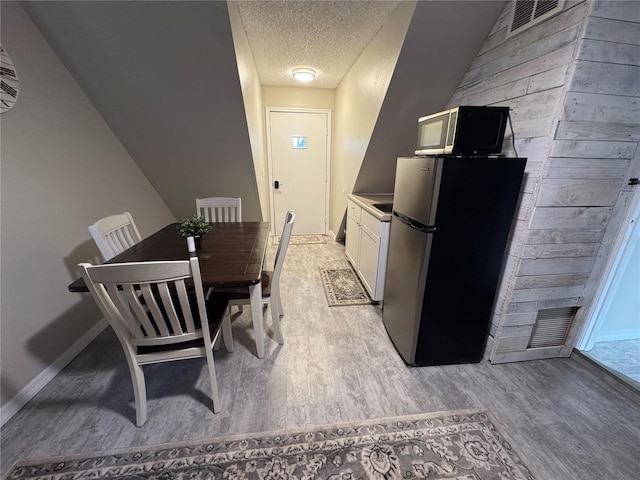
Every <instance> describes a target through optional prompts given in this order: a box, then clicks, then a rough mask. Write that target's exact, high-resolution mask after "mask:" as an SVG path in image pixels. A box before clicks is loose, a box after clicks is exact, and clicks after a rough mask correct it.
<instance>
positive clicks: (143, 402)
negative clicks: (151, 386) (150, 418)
mask: <svg viewBox="0 0 640 480" xmlns="http://www.w3.org/2000/svg"><path fill="white" fill-rule="evenodd" d="M129 370H130V372H131V382H132V383H133V398H134V399H135V402H136V426H138V427H141V426H142V425H144V422H146V421H147V389H146V388H145V382H144V371H143V370H142V367H141V366H140V365H137V364H136V365H131V364H130V365H129Z"/></svg>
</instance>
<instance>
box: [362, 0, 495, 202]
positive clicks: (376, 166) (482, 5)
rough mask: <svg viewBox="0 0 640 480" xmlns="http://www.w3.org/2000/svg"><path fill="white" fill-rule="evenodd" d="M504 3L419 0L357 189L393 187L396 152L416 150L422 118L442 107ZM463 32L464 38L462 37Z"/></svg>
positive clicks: (380, 190) (375, 190)
mask: <svg viewBox="0 0 640 480" xmlns="http://www.w3.org/2000/svg"><path fill="white" fill-rule="evenodd" d="M503 5H504V2H501V1H467V2H465V1H453V2H417V5H416V8H415V11H414V13H413V17H412V18H411V24H410V25H409V29H408V31H407V34H406V37H405V39H404V43H403V44H402V50H401V51H400V55H399V57H398V62H397V64H396V65H395V69H394V71H393V77H392V79H391V82H390V83H389V87H388V89H387V92H386V95H385V97H384V102H383V104H382V108H381V109H380V114H379V115H378V117H377V122H376V124H375V128H374V129H373V133H372V134H371V139H370V140H369V142H368V146H367V151H366V154H365V156H364V160H363V161H362V167H361V168H360V171H359V172H358V176H357V179H356V181H355V185H354V187H353V191H354V192H356V193H386V192H392V191H393V185H394V181H395V172H396V158H397V157H401V156H407V155H409V156H410V155H413V152H414V151H415V149H416V139H417V135H418V118H419V117H421V116H424V115H428V114H430V113H435V112H437V111H439V110H442V108H443V107H444V105H445V103H446V102H447V100H449V98H451V95H452V94H453V92H454V91H455V86H456V85H457V84H458V83H459V82H460V79H461V78H462V76H463V75H464V74H465V72H466V70H467V68H468V67H469V65H470V64H471V62H472V61H473V59H474V58H475V56H476V53H477V51H478V48H479V45H482V42H483V40H484V39H485V38H486V37H487V35H488V33H489V31H490V30H491V26H492V25H493V24H494V22H495V21H496V19H497V18H498V16H499V15H500V12H501V11H502V7H503ZM436 9H437V15H434V10H436ZM462 12H464V15H462V14H461V13H462ZM458 35H459V36H461V37H463V38H464V40H462V39H459V40H457V39H456V36H458Z"/></svg>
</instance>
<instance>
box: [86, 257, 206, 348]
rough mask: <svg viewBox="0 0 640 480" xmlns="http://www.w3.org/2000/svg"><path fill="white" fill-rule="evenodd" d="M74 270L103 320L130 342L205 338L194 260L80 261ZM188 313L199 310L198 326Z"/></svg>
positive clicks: (201, 295)
mask: <svg viewBox="0 0 640 480" xmlns="http://www.w3.org/2000/svg"><path fill="white" fill-rule="evenodd" d="M79 267H80V270H81V272H82V276H83V278H84V279H85V283H87V286H88V287H89V290H90V291H91V293H92V294H93V296H94V298H96V301H97V302H98V305H99V306H100V308H101V310H102V311H103V313H104V315H105V317H107V319H108V320H109V321H110V322H111V323H112V326H113V327H114V329H115V330H116V332H119V333H120V334H122V335H123V336H124V337H125V339H126V341H127V342H129V343H130V344H142V343H144V342H148V341H154V343H156V341H157V342H161V343H162V342H163V341H164V343H174V342H175V341H179V340H180V338H177V337H188V338H187V339H191V338H201V337H203V335H204V334H203V331H204V332H205V333H207V334H208V322H207V321H206V318H207V317H206V315H207V313H206V308H205V306H204V293H203V292H202V279H201V276H200V267H199V263H198V258H197V257H193V258H191V259H190V260H181V261H171V262H135V263H121V264H117V263H114V264H106V265H89V264H86V263H85V264H83V263H81V264H80V265H79ZM186 279H192V282H193V289H195V293H196V295H195V299H194V298H193V296H190V295H189V293H188V291H187V286H186V283H185V280H186ZM192 303H193V305H192ZM196 306H197V308H196ZM192 311H197V312H198V320H199V321H198V322H196V319H195V318H194V316H193V314H192ZM196 325H198V328H196ZM201 325H202V326H201ZM163 339H164V340H163ZM141 342H142V343H141Z"/></svg>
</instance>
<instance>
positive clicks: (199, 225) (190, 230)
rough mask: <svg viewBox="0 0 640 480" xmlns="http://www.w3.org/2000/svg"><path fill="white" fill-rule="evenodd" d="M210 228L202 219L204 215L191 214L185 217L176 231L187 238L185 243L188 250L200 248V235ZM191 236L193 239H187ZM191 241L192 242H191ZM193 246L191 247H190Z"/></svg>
mask: <svg viewBox="0 0 640 480" xmlns="http://www.w3.org/2000/svg"><path fill="white" fill-rule="evenodd" d="M209 230H211V225H209V223H208V222H207V221H206V220H205V219H204V217H199V216H197V215H193V217H191V218H185V219H184V220H183V221H182V222H180V225H178V232H179V233H180V236H181V237H184V238H186V239H187V245H188V246H189V251H193V250H194V249H195V250H200V247H201V246H202V243H201V241H202V238H201V236H202V235H204V234H205V233H207V232H208V231H209ZM190 238H192V239H193V240H189V239H190ZM191 241H193V244H191ZM192 247H193V248H192Z"/></svg>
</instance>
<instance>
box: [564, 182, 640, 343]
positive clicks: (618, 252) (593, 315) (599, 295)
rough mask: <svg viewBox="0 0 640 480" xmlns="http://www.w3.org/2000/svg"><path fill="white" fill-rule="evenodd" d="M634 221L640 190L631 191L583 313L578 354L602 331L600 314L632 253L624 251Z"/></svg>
mask: <svg viewBox="0 0 640 480" xmlns="http://www.w3.org/2000/svg"><path fill="white" fill-rule="evenodd" d="M638 221H640V190H636V191H634V193H633V197H632V199H631V202H630V205H629V209H628V210H627V213H626V214H625V216H624V221H623V222H622V228H621V229H620V232H619V234H618V236H617V238H616V239H615V245H614V246H613V249H612V255H611V257H610V258H609V261H608V262H607V266H606V267H605V269H604V272H603V276H602V280H601V281H600V285H599V286H598V288H597V290H596V292H595V294H596V296H595V297H594V301H593V303H592V306H591V308H590V310H589V312H588V313H587V320H586V322H585V325H584V328H583V330H582V333H581V334H580V337H579V340H578V343H577V345H576V348H577V349H578V350H585V351H588V350H591V349H592V348H593V345H594V343H595V340H596V337H597V336H598V333H599V332H600V328H601V327H602V322H603V318H604V315H602V314H603V313H604V312H605V311H606V310H607V309H608V308H609V305H610V304H611V299H612V294H613V292H615V289H616V288H617V286H618V284H619V283H620V274H621V273H622V272H623V270H624V268H625V267H626V266H627V264H628V263H629V256H630V255H631V250H632V249H630V248H628V247H629V237H630V236H631V233H632V231H633V230H634V229H638V228H640V226H638Z"/></svg>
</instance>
